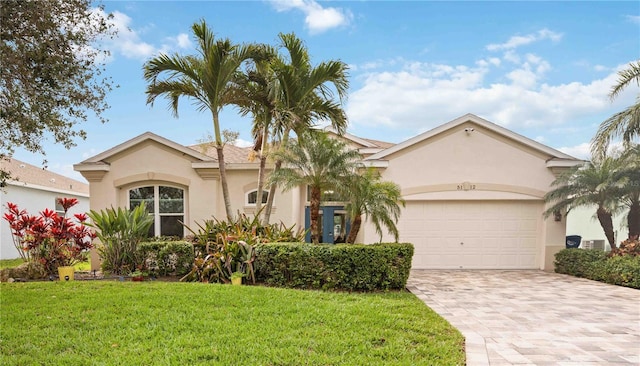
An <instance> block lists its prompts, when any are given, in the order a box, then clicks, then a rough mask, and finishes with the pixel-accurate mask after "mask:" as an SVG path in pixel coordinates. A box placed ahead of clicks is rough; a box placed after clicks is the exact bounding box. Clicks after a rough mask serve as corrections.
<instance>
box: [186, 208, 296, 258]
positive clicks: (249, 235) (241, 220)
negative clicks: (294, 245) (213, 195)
mask: <svg viewBox="0 0 640 366" xmlns="http://www.w3.org/2000/svg"><path fill="white" fill-rule="evenodd" d="M197 225H198V228H197V229H196V230H194V229H192V228H190V227H188V226H186V228H187V230H189V231H190V232H191V233H192V234H193V236H194V245H195V246H196V249H201V250H202V251H203V252H204V251H205V250H204V249H205V246H206V245H207V243H220V241H221V240H222V239H224V240H229V241H238V240H241V241H244V242H245V243H247V244H249V245H256V244H262V243H282V242H302V241H304V236H305V233H306V232H305V231H304V230H295V225H292V226H286V225H285V224H284V223H282V222H281V223H279V224H269V225H264V224H262V223H261V222H260V219H259V218H258V217H257V216H255V217H253V218H250V217H248V216H247V215H245V214H243V213H242V214H241V213H239V212H238V215H237V216H236V218H235V220H232V221H226V220H218V219H216V218H213V219H211V220H204V221H203V222H202V223H197Z"/></svg>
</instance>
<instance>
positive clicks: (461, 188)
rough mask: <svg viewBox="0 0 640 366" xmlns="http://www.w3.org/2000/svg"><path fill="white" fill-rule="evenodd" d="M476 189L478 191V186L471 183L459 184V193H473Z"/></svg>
mask: <svg viewBox="0 0 640 366" xmlns="http://www.w3.org/2000/svg"><path fill="white" fill-rule="evenodd" d="M474 189H476V185H475V184H471V183H469V182H463V183H462V184H458V190H459V191H472V190H474Z"/></svg>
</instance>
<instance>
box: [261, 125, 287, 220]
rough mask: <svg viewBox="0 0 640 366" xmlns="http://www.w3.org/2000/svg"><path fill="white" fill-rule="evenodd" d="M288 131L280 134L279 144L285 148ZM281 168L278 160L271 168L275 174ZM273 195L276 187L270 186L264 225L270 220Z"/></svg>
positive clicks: (280, 161)
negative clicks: (280, 140)
mask: <svg viewBox="0 0 640 366" xmlns="http://www.w3.org/2000/svg"><path fill="white" fill-rule="evenodd" d="M290 131H291V129H289V128H287V129H285V131H284V133H283V134H282V142H281V143H280V146H286V144H287V142H288V141H289V132H290ZM281 167H282V160H278V161H276V163H275V166H274V167H273V171H274V172H276V171H278V170H279V169H280V168H281ZM275 194H276V185H275V184H272V185H271V187H269V197H267V207H265V209H264V224H265V225H269V220H271V209H272V208H273V196H275Z"/></svg>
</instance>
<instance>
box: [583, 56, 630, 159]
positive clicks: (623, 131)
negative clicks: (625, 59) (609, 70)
mask: <svg viewBox="0 0 640 366" xmlns="http://www.w3.org/2000/svg"><path fill="white" fill-rule="evenodd" d="M634 82H635V84H637V85H639V86H640V60H638V61H634V62H631V63H630V64H629V66H628V68H626V69H624V70H622V71H620V72H618V82H617V83H616V85H614V86H613V87H612V88H611V92H610V93H609V98H611V99H612V100H613V99H615V98H616V97H617V96H618V95H619V94H620V93H621V92H622V91H623V90H624V89H625V88H626V87H628V86H629V85H631V84H632V83H634ZM638 136H640V95H638V96H637V97H636V103H635V104H633V105H631V106H629V107H628V108H626V109H625V110H623V111H621V112H618V113H616V114H614V115H613V116H611V117H609V118H607V119H606V120H605V121H604V122H602V123H601V124H600V127H599V128H598V132H596V135H595V136H594V138H593V140H592V141H591V151H592V153H593V155H594V156H598V157H601V156H604V155H606V153H607V149H608V147H609V145H610V143H611V140H612V139H613V138H616V137H621V138H622V142H623V143H624V144H625V145H627V146H628V145H629V144H631V143H632V141H633V140H634V139H636V138H637V137H638Z"/></svg>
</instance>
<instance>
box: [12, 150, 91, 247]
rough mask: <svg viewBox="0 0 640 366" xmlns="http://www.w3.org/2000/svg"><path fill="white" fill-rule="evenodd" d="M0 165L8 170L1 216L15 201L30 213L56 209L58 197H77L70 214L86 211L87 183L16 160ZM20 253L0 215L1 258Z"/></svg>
mask: <svg viewBox="0 0 640 366" xmlns="http://www.w3.org/2000/svg"><path fill="white" fill-rule="evenodd" d="M0 168H2V170H5V171H8V172H10V173H11V178H12V179H11V180H9V181H7V186H6V187H4V188H0V207H1V213H2V214H1V215H0V217H4V214H5V213H6V212H7V202H11V203H15V204H17V205H18V207H19V208H20V209H21V210H22V209H25V210H27V212H28V213H29V214H30V215H37V214H38V213H39V212H40V211H42V210H44V209H45V208H49V209H52V210H54V209H56V199H57V198H64V197H67V198H77V199H78V201H79V203H78V204H77V205H76V206H75V207H73V208H71V210H70V215H71V216H72V215H73V214H75V213H82V212H87V211H89V185H88V184H87V183H84V182H80V181H77V180H75V179H71V178H68V177H65V176H63V175H60V174H57V173H53V172H50V171H48V170H46V169H42V168H39V167H37V166H34V165H31V164H27V163H23V162H21V161H19V160H16V159H10V160H0ZM18 257H20V254H19V253H18V251H17V250H16V248H15V247H14V245H13V239H12V237H11V228H10V227H9V223H8V222H7V221H6V220H5V219H4V218H0V259H13V258H18Z"/></svg>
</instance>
